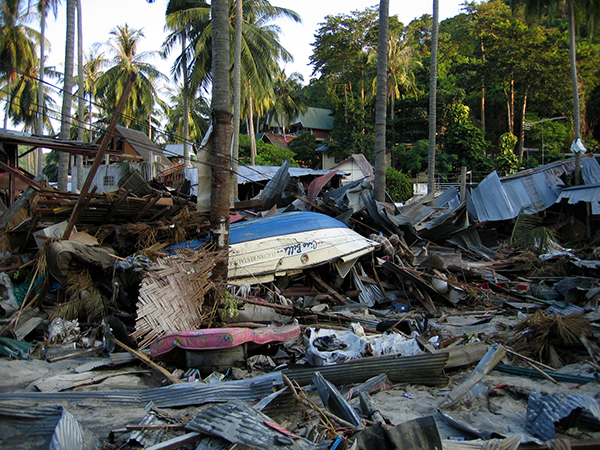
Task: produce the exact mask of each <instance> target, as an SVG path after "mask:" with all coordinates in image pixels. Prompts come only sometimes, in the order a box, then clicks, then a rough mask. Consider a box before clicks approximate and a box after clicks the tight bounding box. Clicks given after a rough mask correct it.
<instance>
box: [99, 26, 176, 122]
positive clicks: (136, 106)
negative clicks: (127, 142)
mask: <svg viewBox="0 0 600 450" xmlns="http://www.w3.org/2000/svg"><path fill="white" fill-rule="evenodd" d="M110 35H111V38H110V40H109V41H108V47H109V51H110V52H111V53H112V54H113V58H112V59H110V60H109V65H110V64H112V66H111V67H110V68H109V69H107V70H106V71H105V72H104V73H103V74H102V75H101V76H100V77H99V78H98V83H97V86H96V88H97V94H98V99H99V102H100V104H101V105H102V107H103V108H104V109H105V113H106V114H107V116H108V117H110V115H111V114H112V112H113V111H114V109H115V108H116V106H117V103H118V102H119V99H120V98H121V96H122V94H123V92H124V90H125V87H126V86H127V82H128V80H129V77H130V75H131V73H134V72H135V73H137V75H138V76H137V77H136V81H135V84H134V85H133V89H132V90H131V94H130V95H129V98H128V100H127V103H126V104H125V108H124V110H123V118H124V119H123V120H122V121H121V122H122V123H123V124H124V125H126V126H129V125H130V124H131V123H132V122H133V121H136V122H138V123H139V124H143V125H140V126H141V127H142V128H144V127H146V126H147V125H146V121H147V120H148V118H149V117H151V115H152V113H153V111H154V103H155V99H156V98H157V96H158V95H157V90H156V87H155V86H156V84H157V83H158V82H160V81H163V80H166V79H167V77H166V76H165V75H164V74H162V73H161V72H160V71H159V70H158V69H156V67H154V66H153V65H151V64H148V63H147V62H146V60H147V59H148V58H150V57H153V56H154V55H156V54H157V52H138V47H139V43H140V40H141V38H143V37H144V33H143V32H142V30H136V29H133V28H130V27H129V25H127V24H125V25H123V26H117V27H116V28H115V29H114V30H112V31H111V32H110ZM105 120H106V118H105Z"/></svg>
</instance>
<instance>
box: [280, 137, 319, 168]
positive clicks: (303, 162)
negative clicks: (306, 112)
mask: <svg viewBox="0 0 600 450" xmlns="http://www.w3.org/2000/svg"><path fill="white" fill-rule="evenodd" d="M318 146H319V144H318V143H317V138H315V136H314V135H313V134H312V133H310V132H308V131H303V132H301V133H300V134H299V135H298V136H297V137H295V138H294V139H292V140H291V141H290V143H289V144H288V147H289V149H290V150H291V151H293V152H294V153H295V154H296V161H297V162H298V164H300V166H302V167H310V168H311V169H318V168H319V166H320V165H321V159H320V158H319V155H318V154H317V152H316V151H315V149H316V148H317V147H318Z"/></svg>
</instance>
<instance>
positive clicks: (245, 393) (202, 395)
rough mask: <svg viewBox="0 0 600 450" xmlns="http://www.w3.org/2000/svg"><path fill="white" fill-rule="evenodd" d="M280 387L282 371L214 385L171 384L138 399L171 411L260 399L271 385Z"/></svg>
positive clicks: (146, 392)
mask: <svg viewBox="0 0 600 450" xmlns="http://www.w3.org/2000/svg"><path fill="white" fill-rule="evenodd" d="M281 385H283V377H282V376H281V372H273V373H269V374H266V375H262V376H260V377H255V378H249V379H245V380H237V381H229V382H225V383H218V384H214V385H204V384H200V383H182V384H174V385H171V386H167V387H165V388H158V389H148V390H145V391H142V395H141V397H142V400H143V401H144V402H150V401H152V402H154V403H155V404H156V406H158V407H159V408H174V407H179V406H192V405H203V404H205V403H212V402H225V401H229V400H245V401H255V400H260V399H261V398H263V397H266V396H267V395H269V394H271V393H272V392H273V386H281Z"/></svg>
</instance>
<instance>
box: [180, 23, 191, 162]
mask: <svg viewBox="0 0 600 450" xmlns="http://www.w3.org/2000/svg"><path fill="white" fill-rule="evenodd" d="M186 45H187V41H186V37H185V32H183V34H182V36H181V65H182V68H181V69H182V72H183V73H182V74H181V75H182V76H183V168H184V170H185V169H186V168H188V167H189V166H190V146H189V140H190V93H189V90H190V86H189V79H188V66H187V55H186V53H185V47H186Z"/></svg>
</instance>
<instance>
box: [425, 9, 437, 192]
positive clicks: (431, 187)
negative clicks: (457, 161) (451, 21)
mask: <svg viewBox="0 0 600 450" xmlns="http://www.w3.org/2000/svg"><path fill="white" fill-rule="evenodd" d="M439 16H440V5H439V0H433V30H432V33H431V71H430V79H429V164H428V166H427V193H428V194H432V193H433V192H434V191H435V150H436V147H437V145H436V131H437V109H436V108H437V78H438V67H437V62H438V40H439Z"/></svg>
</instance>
